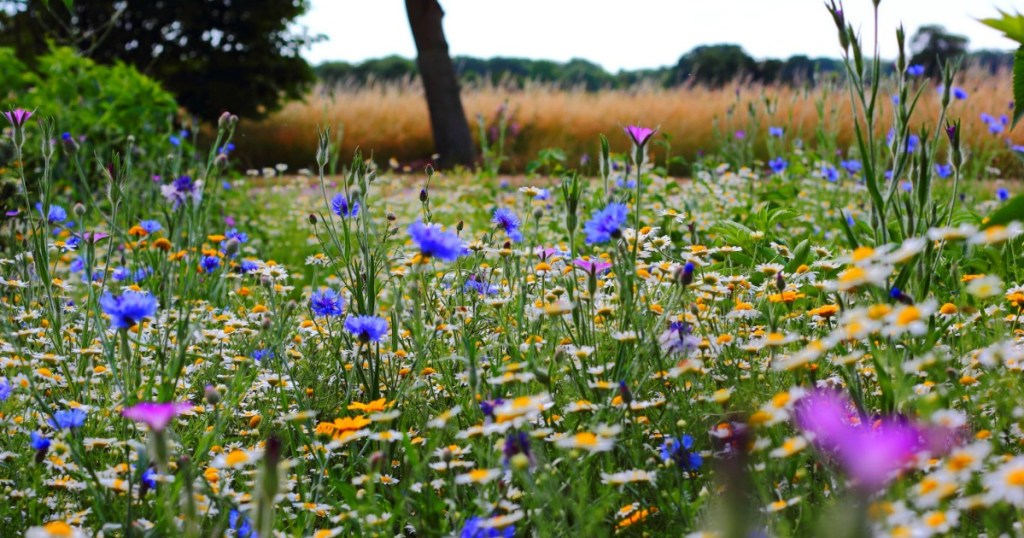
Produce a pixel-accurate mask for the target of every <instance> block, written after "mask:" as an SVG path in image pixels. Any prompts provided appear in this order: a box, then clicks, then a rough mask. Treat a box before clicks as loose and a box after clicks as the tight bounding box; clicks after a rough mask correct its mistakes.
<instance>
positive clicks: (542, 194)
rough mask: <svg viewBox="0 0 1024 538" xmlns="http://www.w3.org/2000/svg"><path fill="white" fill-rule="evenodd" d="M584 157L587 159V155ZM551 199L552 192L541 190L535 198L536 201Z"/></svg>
mask: <svg viewBox="0 0 1024 538" xmlns="http://www.w3.org/2000/svg"><path fill="white" fill-rule="evenodd" d="M584 157H586V155H584ZM550 198H551V191H549V190H548V189H541V190H540V192H538V193H537V195H536V196H534V197H533V199H534V200H548V199H550Z"/></svg>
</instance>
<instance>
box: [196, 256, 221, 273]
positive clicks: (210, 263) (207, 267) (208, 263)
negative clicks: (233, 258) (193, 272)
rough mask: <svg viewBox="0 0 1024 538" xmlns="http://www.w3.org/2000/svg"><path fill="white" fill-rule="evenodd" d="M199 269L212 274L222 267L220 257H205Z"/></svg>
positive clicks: (200, 262)
mask: <svg viewBox="0 0 1024 538" xmlns="http://www.w3.org/2000/svg"><path fill="white" fill-rule="evenodd" d="M199 267H200V268H201V269H202V270H203V271H205V272H207V273H212V272H214V271H216V270H217V268H218V267H220V257H218V256H203V259H202V260H200V261H199Z"/></svg>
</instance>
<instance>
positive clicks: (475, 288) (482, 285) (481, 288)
mask: <svg viewBox="0 0 1024 538" xmlns="http://www.w3.org/2000/svg"><path fill="white" fill-rule="evenodd" d="M462 289H463V290H464V291H472V292H476V293H478V294H480V295H494V294H496V293H498V287H497V286H495V285H494V284H488V283H486V282H484V281H482V280H478V279H477V277H476V275H470V277H469V278H467V279H466V283H465V284H464V285H463V287H462Z"/></svg>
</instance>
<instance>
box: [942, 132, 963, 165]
mask: <svg viewBox="0 0 1024 538" xmlns="http://www.w3.org/2000/svg"><path fill="white" fill-rule="evenodd" d="M946 137H948V138H949V151H950V159H949V160H950V161H952V163H953V166H954V167H955V168H956V169H957V170H959V169H960V166H961V165H963V164H964V154H963V150H962V149H961V147H960V120H956V122H955V123H953V124H950V123H948V122H947V123H946Z"/></svg>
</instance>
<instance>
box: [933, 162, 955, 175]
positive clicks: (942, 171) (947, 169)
mask: <svg viewBox="0 0 1024 538" xmlns="http://www.w3.org/2000/svg"><path fill="white" fill-rule="evenodd" d="M952 173H953V165H951V164H939V163H935V175H937V176H939V177H940V178H941V179H946V178H947V177H949V176H950V175H952Z"/></svg>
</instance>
